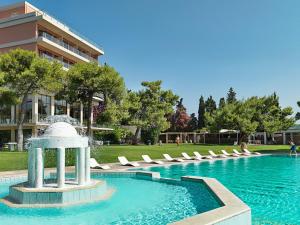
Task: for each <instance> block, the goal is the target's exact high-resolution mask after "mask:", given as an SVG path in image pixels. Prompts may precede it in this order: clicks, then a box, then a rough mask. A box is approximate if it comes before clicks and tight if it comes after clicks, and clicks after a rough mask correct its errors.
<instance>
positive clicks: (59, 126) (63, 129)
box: [42, 122, 79, 137]
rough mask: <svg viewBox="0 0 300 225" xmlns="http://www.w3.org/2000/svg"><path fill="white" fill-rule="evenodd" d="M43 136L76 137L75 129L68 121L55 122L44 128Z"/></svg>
mask: <svg viewBox="0 0 300 225" xmlns="http://www.w3.org/2000/svg"><path fill="white" fill-rule="evenodd" d="M42 136H43V137H78V136H79V135H78V133H77V131H76V129H75V128H74V127H73V126H72V125H71V124H69V123H66V122H56V123H53V124H51V125H50V126H49V127H47V129H46V130H45V132H44V134H43V135H42Z"/></svg>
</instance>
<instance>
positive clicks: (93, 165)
mask: <svg viewBox="0 0 300 225" xmlns="http://www.w3.org/2000/svg"><path fill="white" fill-rule="evenodd" d="M90 167H91V168H92V169H103V170H109V169H110V166H108V165H100V164H99V163H98V162H97V160H96V159H94V158H90Z"/></svg>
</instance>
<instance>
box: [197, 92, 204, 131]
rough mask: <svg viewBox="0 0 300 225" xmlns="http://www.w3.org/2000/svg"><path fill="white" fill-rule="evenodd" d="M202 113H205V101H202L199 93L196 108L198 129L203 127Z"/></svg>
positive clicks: (202, 98)
mask: <svg viewBox="0 0 300 225" xmlns="http://www.w3.org/2000/svg"><path fill="white" fill-rule="evenodd" d="M204 114H205V101H204V97H203V96H202V95H201V97H200V99H199V108H198V128H199V129H201V128H203V127H205V119H204Z"/></svg>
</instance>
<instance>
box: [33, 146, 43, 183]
mask: <svg viewBox="0 0 300 225" xmlns="http://www.w3.org/2000/svg"><path fill="white" fill-rule="evenodd" d="M35 159H36V164H35V187H36V188H42V187H43V174H44V165H43V164H44V163H43V150H42V149H41V148H36V149H35Z"/></svg>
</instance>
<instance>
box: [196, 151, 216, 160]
mask: <svg viewBox="0 0 300 225" xmlns="http://www.w3.org/2000/svg"><path fill="white" fill-rule="evenodd" d="M194 155H195V157H196V158H197V159H198V160H200V159H212V157H211V156H209V155H207V156H202V155H201V154H200V153H199V152H194Z"/></svg>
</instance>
